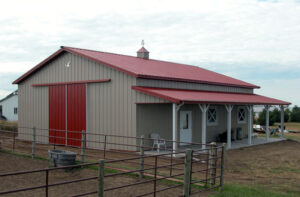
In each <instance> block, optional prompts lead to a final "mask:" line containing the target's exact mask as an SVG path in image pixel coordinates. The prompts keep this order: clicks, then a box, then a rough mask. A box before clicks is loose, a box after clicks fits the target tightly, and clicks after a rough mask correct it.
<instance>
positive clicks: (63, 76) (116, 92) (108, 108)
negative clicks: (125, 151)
mask: <svg viewBox="0 0 300 197" xmlns="http://www.w3.org/2000/svg"><path fill="white" fill-rule="evenodd" d="M69 61H70V65H71V66H70V67H66V66H65V65H66V64H67V63H68V62H69ZM106 78H109V79H111V81H110V82H106V83H94V84H88V85H87V100H88V108H87V118H88V124H87V130H88V131H87V132H88V133H90V134H92V133H105V134H114V135H122V136H135V135H136V133H135V132H136V104H135V99H136V92H135V91H134V90H132V89H131V86H133V85H135V83H136V79H135V78H133V77H131V76H129V75H127V74H125V73H122V72H119V71H116V70H113V69H111V68H109V67H106V66H104V65H100V64H98V63H96V62H93V61H90V60H88V59H85V58H82V57H80V56H77V55H73V54H70V53H64V54H62V55H60V56H59V57H57V58H56V59H55V60H54V61H52V62H50V63H48V65H46V66H45V67H43V69H41V70H39V71H37V72H36V73H34V74H33V75H31V76H30V77H29V78H27V79H26V80H25V81H23V82H22V83H21V84H19V111H20V114H19V116H20V120H19V125H20V126H21V127H22V126H23V125H24V126H27V127H33V126H36V127H38V128H43V129H48V128H49V125H48V124H49V109H48V87H47V86H44V87H32V84H40V83H56V82H68V81H84V80H96V79H106ZM22 131H25V130H24V129H23V130H22ZM26 132H29V131H26ZM44 134H45V135H48V131H47V130H45V132H44ZM20 137H21V138H22V139H29V137H26V136H24V135H23V136H20ZM109 138H110V139H109V140H110V141H111V142H113V143H115V142H117V143H131V142H130V140H129V139H126V138H123V139H120V138H118V139H116V138H113V137H109ZM87 139H88V140H93V141H95V140H100V136H96V135H88V138H87ZM132 141H133V142H132V143H135V141H134V140H132ZM44 142H48V138H47V137H45V139H44ZM88 146H90V147H94V148H101V146H99V145H96V143H94V142H90V143H88ZM110 148H120V146H114V145H112V146H110Z"/></svg>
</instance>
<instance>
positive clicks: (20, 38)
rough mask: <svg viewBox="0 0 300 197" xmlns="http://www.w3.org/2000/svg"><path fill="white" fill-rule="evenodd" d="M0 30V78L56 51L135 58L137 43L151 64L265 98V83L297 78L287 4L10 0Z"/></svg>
mask: <svg viewBox="0 0 300 197" xmlns="http://www.w3.org/2000/svg"><path fill="white" fill-rule="evenodd" d="M58 5H59V6H58ZM0 29H1V31H0V43H1V45H0V68H1V69H0V73H8V72H9V73H11V72H23V73H24V72H26V71H27V70H29V69H30V68H31V67H33V66H35V65H36V64H38V63H39V62H40V61H42V60H43V59H45V58H46V57H48V56H49V55H50V54H52V53H53V52H54V51H56V50H57V49H58V48H59V46H61V45H66V46H74V47H81V48H90V49H95V50H102V51H108V52H116V53H121V54H127V55H135V52H136V51H137V50H138V48H139V47H140V42H141V40H142V39H145V42H146V48H147V49H148V50H149V51H150V57H151V58H154V59H162V60H169V61H173V62H181V63H187V64H192V65H196V66H202V67H205V68H207V69H211V70H213V71H216V72H220V73H224V74H227V75H230V76H233V77H236V78H239V79H243V80H246V81H249V82H252V83H255V84H257V85H260V86H262V88H263V89H266V88H269V89H270V91H273V92H278V91H277V90H276V88H275V87H272V86H270V85H268V83H269V82H266V81H272V80H273V79H274V80H282V81H281V82H282V83H283V84H284V83H285V82H286V81H288V80H292V81H293V80H295V81H297V82H298V80H299V76H300V75H299V70H300V56H299V51H300V36H299V35H300V3H299V1H293V0H279V1H253V0H222V1H219V0H210V1H199V0H191V1H189V2H188V3H187V2H186V1H174V0H152V1H146V2H143V3H141V2H140V1H139V0H128V1H98V0H97V1H96V0H86V1H84V2H82V1H72V2H70V1H59V0H53V1H51V2H50V1H49V2H45V1H38V0H28V1H14V0H11V1H6V2H5V3H4V4H3V6H1V8H0ZM264 78H268V79H270V80H266V81H264V80H263V79H264ZM285 79H287V80H285ZM1 80H2V79H1ZM292 81H291V82H287V83H289V86H287V89H289V90H291V91H292V89H291V88H292V87H293V88H294V87H295V86H293V85H292ZM264 85H266V87H264ZM1 88H2V87H0V89H1ZM277 95H278V96H280V94H277ZM275 97H276V95H275ZM298 104H300V102H299V103H298Z"/></svg>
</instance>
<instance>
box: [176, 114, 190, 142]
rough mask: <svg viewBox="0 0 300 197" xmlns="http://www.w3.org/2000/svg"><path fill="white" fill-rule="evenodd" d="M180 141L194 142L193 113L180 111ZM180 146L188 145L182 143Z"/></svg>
mask: <svg viewBox="0 0 300 197" xmlns="http://www.w3.org/2000/svg"><path fill="white" fill-rule="evenodd" d="M179 118H180V125H179V126H180V141H181V142H192V111H180V117H179ZM180 145H181V146H182V145H188V144H186V143H180Z"/></svg>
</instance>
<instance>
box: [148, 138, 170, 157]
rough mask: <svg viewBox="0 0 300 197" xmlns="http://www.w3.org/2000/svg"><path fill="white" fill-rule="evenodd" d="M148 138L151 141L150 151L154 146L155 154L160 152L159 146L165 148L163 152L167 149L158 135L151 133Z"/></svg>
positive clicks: (164, 141)
mask: <svg viewBox="0 0 300 197" xmlns="http://www.w3.org/2000/svg"><path fill="white" fill-rule="evenodd" d="M150 138H151V139H153V146H152V150H153V149H154V148H155V145H156V147H157V152H158V153H159V151H160V146H161V145H163V146H165V150H166V149H167V146H166V140H165V139H163V138H160V136H159V134H157V133H151V134H150Z"/></svg>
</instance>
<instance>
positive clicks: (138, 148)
mask: <svg viewBox="0 0 300 197" xmlns="http://www.w3.org/2000/svg"><path fill="white" fill-rule="evenodd" d="M0 128H1V125H0ZM19 128H23V130H24V129H27V130H32V132H24V131H23V132H16V131H7V130H1V129H0V140H1V143H2V147H3V148H5V149H9V148H11V150H12V152H16V151H18V152H19V149H20V148H22V149H23V151H26V150H27V151H30V149H31V152H27V153H28V154H31V155H32V157H33V158H34V157H36V156H37V155H40V156H43V153H41V151H46V150H47V151H48V150H49V148H53V149H56V148H68V149H74V150H75V151H76V150H78V152H79V156H80V158H81V159H80V161H81V162H82V164H79V165H72V166H67V167H57V168H46V169H39V170H31V171H22V172H13V173H4V174H0V177H6V176H16V175H21V174H31V173H36V172H45V184H43V185H39V186H32V187H26V188H19V189H14V190H8V191H0V195H1V194H9V193H16V192H24V191H31V190H36V189H45V196H48V195H49V187H55V186H59V185H66V184H70V183H75V182H83V181H89V180H97V182H98V190H97V191H89V192H86V193H82V194H76V195H75V196H86V195H90V194H98V196H103V195H104V194H106V193H107V192H111V191H115V190H120V189H122V188H128V187H136V186H138V185H143V184H151V183H152V184H153V187H152V191H151V192H145V193H144V194H137V195H136V196H156V195H157V194H158V193H161V192H165V191H168V190H172V189H173V190H174V189H178V188H182V195H183V196H190V195H194V194H198V193H199V192H203V191H207V190H211V189H213V188H221V187H222V186H223V183H224V158H225V148H224V147H225V144H223V145H222V146H217V145H216V144H215V143H211V144H206V148H205V149H201V146H202V144H201V143H189V142H184V143H185V144H186V145H187V147H188V148H189V149H188V150H173V149H172V148H169V147H168V148H167V149H163V150H162V151H161V150H160V151H158V152H157V151H154V149H153V147H152V146H151V145H148V144H147V143H145V142H146V141H147V140H148V141H153V139H150V138H145V137H143V136H142V137H140V138H139V137H131V136H118V135H110V134H98V133H92V132H90V131H89V132H87V133H86V135H82V136H84V137H82V138H81V139H76V138H74V139H72V140H75V141H80V142H81V146H72V145H68V144H57V143H55V142H57V141H59V140H60V139H65V138H64V137H60V136H56V135H55V136H49V135H48V133H49V130H52V129H39V128H31V127H19ZM37 131H38V132H37ZM41 131H42V132H41ZM55 132H66V131H63V130H55ZM67 132H69V133H81V134H82V133H83V132H85V131H67ZM19 135H27V136H29V138H28V139H30V138H31V139H32V140H27V141H24V140H21V139H19V138H18V136H19ZM87 135H90V136H92V135H94V136H101V137H103V140H100V138H99V139H98V140H90V139H87V138H86V136H87ZM41 137H44V138H48V139H49V137H53V138H54V139H55V140H54V143H49V141H48V142H45V140H43V139H41ZM110 138H115V139H118V140H119V141H121V140H120V139H122V138H123V139H133V141H134V142H135V143H134V144H130V143H129V142H132V141H127V143H126V140H123V142H122V143H119V142H111V141H110V140H109V139H110ZM68 139H70V138H68ZM56 140H57V141H56ZM124 141H125V142H124ZM166 141H168V142H170V143H173V142H174V141H172V140H166ZM89 142H94V143H98V144H102V145H103V146H102V148H91V147H87V146H86V144H88V143H89ZM137 142H139V143H137ZM175 142H176V143H182V142H179V141H175ZM128 143H129V144H128ZM112 145H113V146H119V147H122V148H124V147H129V149H130V150H120V149H112V148H111V147H109V146H112ZM132 147H133V148H134V149H132ZM170 147H172V146H170ZM95 151H96V152H95ZM99 151H100V152H99ZM116 155H117V156H118V157H116ZM119 158H121V159H119ZM95 159H96V160H99V159H101V160H100V162H91V161H90V160H95ZM86 161H89V162H87V163H84V162H86ZM92 165H97V166H98V176H92V177H87V178H81V179H74V180H68V181H61V182H56V183H50V184H49V172H51V171H54V170H58V169H67V168H75V167H84V166H92ZM115 166H119V167H118V168H116V167H115ZM120 166H121V167H120ZM122 167H124V168H122ZM128 167H130V168H128ZM105 169H114V170H116V171H117V172H115V173H106V172H105ZM130 174H131V175H132V174H135V175H137V177H139V181H138V182H136V181H134V182H133V183H128V184H125V185H120V186H114V187H104V182H105V181H106V179H108V178H111V177H117V176H126V175H130ZM165 180H167V181H168V183H170V182H171V183H173V184H171V185H170V184H168V185H167V186H165V185H164V187H163V188H162V187H161V185H163V183H164V181H165ZM178 195H179V194H178ZM179 196H181V195H179Z"/></svg>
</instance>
